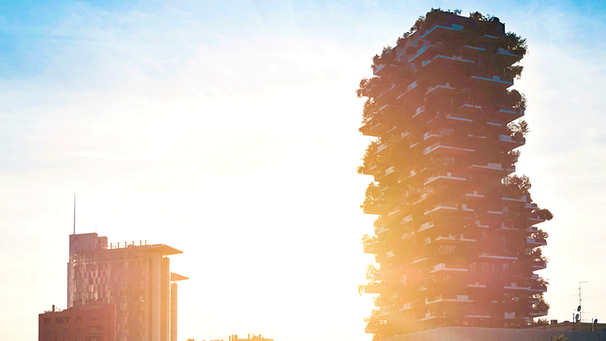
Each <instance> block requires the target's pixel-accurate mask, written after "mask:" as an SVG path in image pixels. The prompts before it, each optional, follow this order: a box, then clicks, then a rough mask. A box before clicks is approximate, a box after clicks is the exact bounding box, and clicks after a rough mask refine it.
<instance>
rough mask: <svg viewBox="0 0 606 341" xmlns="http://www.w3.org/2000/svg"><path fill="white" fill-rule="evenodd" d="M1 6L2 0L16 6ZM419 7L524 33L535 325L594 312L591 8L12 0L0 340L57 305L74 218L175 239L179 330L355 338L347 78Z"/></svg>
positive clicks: (358, 310)
mask: <svg viewBox="0 0 606 341" xmlns="http://www.w3.org/2000/svg"><path fill="white" fill-rule="evenodd" d="M15 3H17V1H15ZM431 7H442V8H444V9H449V8H450V9H455V8H459V9H461V10H462V11H463V13H465V14H468V13H469V12H472V11H476V10H478V11H480V12H482V13H484V14H492V15H496V16H498V17H499V18H500V19H501V20H502V21H503V22H505V24H506V29H507V30H511V31H514V32H516V33H518V34H520V35H522V36H523V37H526V38H527V39H528V44H529V47H530V49H529V51H530V52H529V54H528V55H527V56H526V57H525V58H524V60H523V62H522V64H523V65H524V66H525V69H524V72H523V74H522V79H521V80H520V81H517V82H516V85H515V88H517V89H520V90H521V91H522V92H524V93H525V94H526V96H527V98H528V110H527V112H526V113H527V116H526V119H527V121H528V122H529V123H530V128H531V133H530V134H529V135H528V137H527V144H526V146H524V147H522V148H521V151H522V156H521V158H520V162H519V164H518V173H519V174H526V175H528V176H530V178H531V181H532V183H533V188H532V190H531V193H532V197H533V199H534V200H535V202H536V203H538V204H539V206H540V207H544V208H549V209H550V210H551V211H552V212H553V213H554V215H555V219H554V220H552V221H551V222H547V223H544V224H542V226H540V227H541V228H543V229H544V230H546V231H547V232H549V234H550V238H549V240H548V246H547V247H546V249H545V251H544V254H545V255H546V256H547V257H548V258H549V259H550V262H549V264H548V268H547V269H546V270H542V271H541V275H543V276H544V277H546V278H548V279H549V281H550V283H551V285H550V286H549V290H548V292H547V294H546V299H547V301H548V302H549V303H551V310H550V313H549V316H548V317H549V318H557V319H560V320H563V319H570V318H571V317H572V313H573V310H574V309H575V308H576V305H577V297H575V296H573V295H574V294H575V291H574V290H572V289H573V288H575V287H577V286H578V281H580V280H585V281H588V283H587V284H584V287H583V292H584V300H585V301H584V305H583V306H584V311H587V313H586V314H585V315H584V317H586V318H590V317H593V318H598V319H601V320H604V321H606V310H600V309H604V308H603V307H604V306H606V294H605V293H604V290H603V288H605V287H606V274H605V273H604V271H603V266H604V264H606V259H605V258H606V257H605V256H604V249H603V247H604V243H605V242H606V230H605V229H604V222H603V213H604V208H603V205H604V204H606V200H604V199H603V197H602V195H603V193H604V192H605V190H606V175H605V168H606V135H605V133H604V131H605V129H604V128H606V118H605V117H604V116H603V112H604V108H606V96H605V94H606V86H605V84H606V83H605V82H604V80H605V79H606V62H605V60H604V54H605V52H606V36H605V35H604V32H605V31H606V7H605V5H604V4H603V3H602V4H598V3H597V2H595V3H592V2H582V1H581V2H566V1H539V2H537V1H533V2H530V3H528V2H526V1H520V2H513V1H510V2H499V3H498V4H497V3H495V2H493V1H460V2H451V1H436V2H429V1H414V2H413V1H409V2H407V1H394V2H387V1H386V2H381V1H353V2H352V1H284V0H282V1H172V2H170V1H169V2H160V1H151V2H143V3H138V2H135V1H107V0H106V1H88V2H75V1H53V2H43V1H27V4H16V5H15V4H11V2H7V1H3V2H1V5H0V103H1V105H0V257H1V259H2V260H3V261H2V262H0V274H1V278H2V280H1V281H0V283H1V284H0V288H1V289H2V290H0V307H2V309H0V321H2V323H1V324H0V325H1V328H0V339H1V340H11V341H26V340H34V339H36V335H37V328H38V327H37V321H38V320H37V319H38V314H39V313H41V312H43V311H44V310H48V309H50V307H51V305H52V304H56V305H58V306H59V307H65V303H66V302H65V301H66V276H67V275H66V263H67V261H68V235H69V234H70V233H71V232H72V214H73V212H72V195H73V193H74V192H76V193H77V194H78V223H77V232H79V233H85V232H94V231H97V232H98V233H99V234H101V235H105V236H108V237H109V239H110V242H117V241H131V240H141V239H147V240H149V241H150V242H152V243H164V244H169V245H171V246H173V247H175V248H178V249H180V250H182V251H184V254H182V255H177V256H173V257H172V268H173V271H175V272H178V273H181V274H183V275H186V276H189V277H190V280H189V281H185V282H181V284H180V292H179V300H180V302H179V309H180V310H179V335H180V339H182V340H184V339H185V338H195V339H196V340H203V339H206V340H208V339H209V338H221V337H226V336H227V335H229V334H240V335H246V334H248V333H257V334H258V333H261V334H263V335H264V336H268V337H271V338H274V339H276V340H277V341H285V340H289V341H291V340H292V341H303V340H305V341H308V340H354V341H356V340H360V341H362V340H369V339H370V335H365V334H364V326H365V323H364V322H363V318H364V317H365V316H368V315H369V314H370V310H371V309H372V301H371V298H370V297H364V298H361V297H359V296H358V294H357V288H358V285H359V284H362V283H363V282H364V272H365V267H366V264H368V263H369V262H371V261H372V260H373V259H372V256H370V255H364V254H363V251H362V246H361V243H360V238H361V236H362V235H363V234H364V233H371V232H372V230H373V228H372V221H373V220H374V219H373V217H372V216H364V215H363V214H362V212H361V210H360V209H359V205H360V204H361V203H362V201H363V196H364V190H365V187H366V185H367V184H368V182H370V181H371V177H368V176H360V175H357V173H356V167H357V166H358V165H360V163H361V161H360V158H361V157H362V155H363V152H364V149H365V146H366V144H367V143H368V139H367V138H365V137H363V136H362V135H361V134H360V133H359V132H358V131H357V129H358V127H359V125H360V120H361V106H362V100H360V99H358V98H356V97H355V90H356V88H357V85H358V82H359V80H360V79H361V78H362V77H365V76H366V77H367V76H370V75H371V69H370V64H371V58H372V56H373V55H374V54H376V53H380V51H381V49H382V48H383V46H386V45H394V44H395V41H396V39H397V38H398V37H399V36H401V35H402V34H403V33H404V32H405V31H407V30H408V29H409V28H410V26H412V24H413V23H414V21H415V20H416V18H417V17H418V16H419V15H423V14H425V13H426V12H427V11H428V10H430V9H431Z"/></svg>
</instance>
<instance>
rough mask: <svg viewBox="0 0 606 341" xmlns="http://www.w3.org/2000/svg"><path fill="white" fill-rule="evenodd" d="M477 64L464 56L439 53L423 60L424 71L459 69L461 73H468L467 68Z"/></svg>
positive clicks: (469, 68)
mask: <svg viewBox="0 0 606 341" xmlns="http://www.w3.org/2000/svg"><path fill="white" fill-rule="evenodd" d="M474 64H475V62H474V61H472V60H469V59H465V57H464V56H461V55H458V56H447V55H442V54H438V55H436V56H434V57H432V58H431V59H428V60H424V61H423V62H421V67H422V69H421V70H422V71H424V72H430V73H434V72H439V71H440V70H444V69H450V70H449V71H451V72H452V71H455V70H459V71H460V72H461V73H466V70H471V67H472V66H473V65H474Z"/></svg>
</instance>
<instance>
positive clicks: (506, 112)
mask: <svg viewBox="0 0 606 341" xmlns="http://www.w3.org/2000/svg"><path fill="white" fill-rule="evenodd" d="M492 116H493V117H503V118H505V120H506V122H507V123H509V122H511V121H513V120H515V119H518V118H520V117H522V116H524V110H523V109H520V110H513V108H512V109H500V110H497V111H495V112H493V113H492Z"/></svg>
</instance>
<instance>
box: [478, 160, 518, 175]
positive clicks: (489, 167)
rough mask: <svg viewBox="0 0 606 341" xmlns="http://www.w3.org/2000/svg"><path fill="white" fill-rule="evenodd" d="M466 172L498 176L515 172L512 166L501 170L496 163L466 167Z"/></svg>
mask: <svg viewBox="0 0 606 341" xmlns="http://www.w3.org/2000/svg"><path fill="white" fill-rule="evenodd" d="M467 170H469V171H473V172H483V173H492V174H499V175H500V176H505V175H507V174H511V173H513V172H515V167H514V166H509V167H507V168H503V165H502V164H501V163H497V162H488V163H487V164H485V165H484V164H473V165H470V166H468V167H467Z"/></svg>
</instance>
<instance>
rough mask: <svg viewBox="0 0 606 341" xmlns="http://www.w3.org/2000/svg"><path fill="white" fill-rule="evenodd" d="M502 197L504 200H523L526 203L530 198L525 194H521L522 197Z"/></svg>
mask: <svg viewBox="0 0 606 341" xmlns="http://www.w3.org/2000/svg"><path fill="white" fill-rule="evenodd" d="M501 199H503V201H510V202H511V201H513V202H523V203H525V202H526V201H527V200H528V198H527V197H526V196H525V195H523V196H521V197H520V198H510V197H502V198H501Z"/></svg>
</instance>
